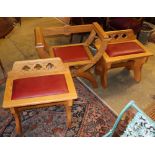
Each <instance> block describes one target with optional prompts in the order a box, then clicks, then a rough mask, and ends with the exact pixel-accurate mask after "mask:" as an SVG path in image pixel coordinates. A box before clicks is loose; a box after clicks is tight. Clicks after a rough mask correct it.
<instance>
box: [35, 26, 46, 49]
mask: <svg viewBox="0 0 155 155" xmlns="http://www.w3.org/2000/svg"><path fill="white" fill-rule="evenodd" d="M34 34H35V45H36V48H42V47H44V36H43V34H42V30H41V28H40V27H36V28H35V29H34Z"/></svg>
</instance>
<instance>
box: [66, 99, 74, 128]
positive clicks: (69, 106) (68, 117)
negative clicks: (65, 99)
mask: <svg viewBox="0 0 155 155" xmlns="http://www.w3.org/2000/svg"><path fill="white" fill-rule="evenodd" d="M69 102H70V103H69V104H66V105H65V108H66V116H67V128H70V127H71V119H72V112H71V108H72V102H73V101H69Z"/></svg>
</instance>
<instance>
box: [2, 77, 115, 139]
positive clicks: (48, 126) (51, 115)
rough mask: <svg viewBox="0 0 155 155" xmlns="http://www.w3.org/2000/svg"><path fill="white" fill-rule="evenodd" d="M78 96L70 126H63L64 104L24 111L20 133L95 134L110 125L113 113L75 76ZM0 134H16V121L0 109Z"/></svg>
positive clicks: (60, 135) (7, 135)
mask: <svg viewBox="0 0 155 155" xmlns="http://www.w3.org/2000/svg"><path fill="white" fill-rule="evenodd" d="M74 82H75V86H76V90H77V93H78V99H77V100H75V101H74V105H73V107H72V124H71V128H69V129H67V128H66V113H65V109H64V107H63V106H53V107H49V108H40V109H33V110H27V111H23V112H22V113H21V118H22V129H23V135H22V136H26V137H54V136H56V137H98V136H102V135H104V134H105V133H106V132H107V131H109V129H110V128H111V127H112V126H113V124H114V122H115V119H116V116H115V114H114V113H113V112H112V111H111V110H110V109H109V108H108V107H107V106H106V105H105V104H104V103H103V102H102V101H101V100H100V99H99V98H98V97H97V96H96V95H95V94H93V93H92V92H91V91H90V90H89V89H88V88H87V87H85V85H84V84H83V83H82V82H81V81H79V80H78V79H74ZM0 136H1V137H15V136H16V133H15V121H14V118H13V117H12V115H11V114H10V112H9V111H7V110H4V109H2V108H0Z"/></svg>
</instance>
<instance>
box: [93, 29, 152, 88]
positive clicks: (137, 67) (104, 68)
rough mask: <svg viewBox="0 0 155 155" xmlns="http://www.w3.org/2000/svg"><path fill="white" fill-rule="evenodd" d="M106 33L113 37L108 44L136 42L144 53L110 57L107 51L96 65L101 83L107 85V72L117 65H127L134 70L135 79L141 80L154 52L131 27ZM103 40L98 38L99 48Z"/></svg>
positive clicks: (104, 86) (126, 66) (127, 67)
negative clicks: (144, 65) (142, 71)
mask: <svg viewBox="0 0 155 155" xmlns="http://www.w3.org/2000/svg"><path fill="white" fill-rule="evenodd" d="M106 34H107V35H108V36H109V38H111V40H110V41H109V43H108V44H117V43H124V42H131V41H132V42H135V43H137V44H138V45H139V46H140V47H141V48H142V49H144V53H138V54H130V55H123V56H116V57H110V56H109V55H108V54H107V53H106V52H105V51H104V53H103V57H102V59H101V60H100V61H99V62H98V64H97V65H96V73H97V74H99V75H100V77H101V83H102V86H103V88H106V87H107V73H108V70H110V69H112V68H117V67H125V68H126V69H128V70H133V72H134V79H135V80H136V81H137V82H139V81H140V80H141V69H142V66H143V64H144V63H145V62H147V60H148V58H149V57H150V56H152V55H153V54H152V53H151V52H149V51H148V50H147V49H146V48H145V46H144V45H143V44H141V43H140V42H139V41H138V40H137V39H136V36H135V35H134V32H133V31H132V30H131V29H128V30H120V31H108V32H106ZM100 44H101V42H100V41H99V40H98V41H97V42H96V46H97V47H98V48H99V46H100Z"/></svg>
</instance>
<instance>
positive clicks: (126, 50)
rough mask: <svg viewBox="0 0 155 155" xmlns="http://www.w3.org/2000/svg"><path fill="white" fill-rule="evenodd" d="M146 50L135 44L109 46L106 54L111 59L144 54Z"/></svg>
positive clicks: (125, 43)
mask: <svg viewBox="0 0 155 155" xmlns="http://www.w3.org/2000/svg"><path fill="white" fill-rule="evenodd" d="M143 52H144V50H143V48H141V47H140V46H139V45H138V44H137V43H135V42H124V43H116V44H109V45H108V46H107V49H106V53H107V54H108V55H109V56H110V57H115V56H122V55H129V54H138V53H143Z"/></svg>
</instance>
